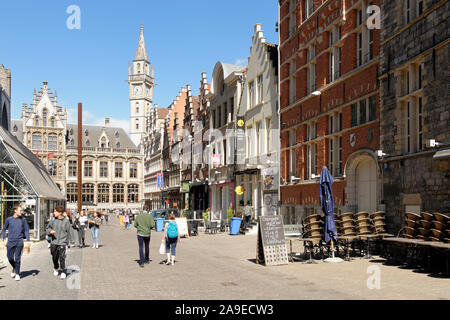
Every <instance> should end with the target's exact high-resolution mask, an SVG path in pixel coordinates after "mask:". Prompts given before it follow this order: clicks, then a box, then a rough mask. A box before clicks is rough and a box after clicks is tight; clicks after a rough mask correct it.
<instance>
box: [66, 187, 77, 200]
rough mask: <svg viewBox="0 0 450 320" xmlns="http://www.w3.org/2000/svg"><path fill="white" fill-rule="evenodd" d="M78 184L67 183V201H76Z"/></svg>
mask: <svg viewBox="0 0 450 320" xmlns="http://www.w3.org/2000/svg"><path fill="white" fill-rule="evenodd" d="M77 186H78V185H77V184H76V183H68V184H67V202H70V203H73V202H77V201H78V187H77Z"/></svg>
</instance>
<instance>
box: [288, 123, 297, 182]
mask: <svg viewBox="0 0 450 320" xmlns="http://www.w3.org/2000/svg"><path fill="white" fill-rule="evenodd" d="M296 144H297V129H292V130H290V131H289V148H290V149H289V180H290V179H291V177H292V176H296V175H297V149H296V148H295V145H296Z"/></svg>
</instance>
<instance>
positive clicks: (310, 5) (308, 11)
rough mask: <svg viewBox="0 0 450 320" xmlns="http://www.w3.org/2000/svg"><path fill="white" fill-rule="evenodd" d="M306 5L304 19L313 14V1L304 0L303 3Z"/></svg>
mask: <svg viewBox="0 0 450 320" xmlns="http://www.w3.org/2000/svg"><path fill="white" fill-rule="evenodd" d="M305 4H306V6H305V7H306V17H309V16H311V15H312V14H313V12H314V0H306V1H305Z"/></svg>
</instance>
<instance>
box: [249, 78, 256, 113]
mask: <svg viewBox="0 0 450 320" xmlns="http://www.w3.org/2000/svg"><path fill="white" fill-rule="evenodd" d="M254 99H255V81H251V82H250V83H249V84H248V106H249V108H252V107H253V104H254V103H255V100H254Z"/></svg>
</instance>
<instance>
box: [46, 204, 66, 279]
mask: <svg viewBox="0 0 450 320" xmlns="http://www.w3.org/2000/svg"><path fill="white" fill-rule="evenodd" d="M54 215H55V220H53V221H51V222H50V223H49V225H48V226H47V234H48V235H52V236H53V240H52V243H51V247H50V253H51V254H52V260H53V275H54V276H55V277H57V276H58V274H59V273H61V279H65V278H66V248H67V246H68V245H69V244H70V241H71V236H70V229H71V228H72V226H71V225H70V222H69V219H67V218H66V217H65V216H64V207H63V206H57V207H56V208H55V212H54Z"/></svg>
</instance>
